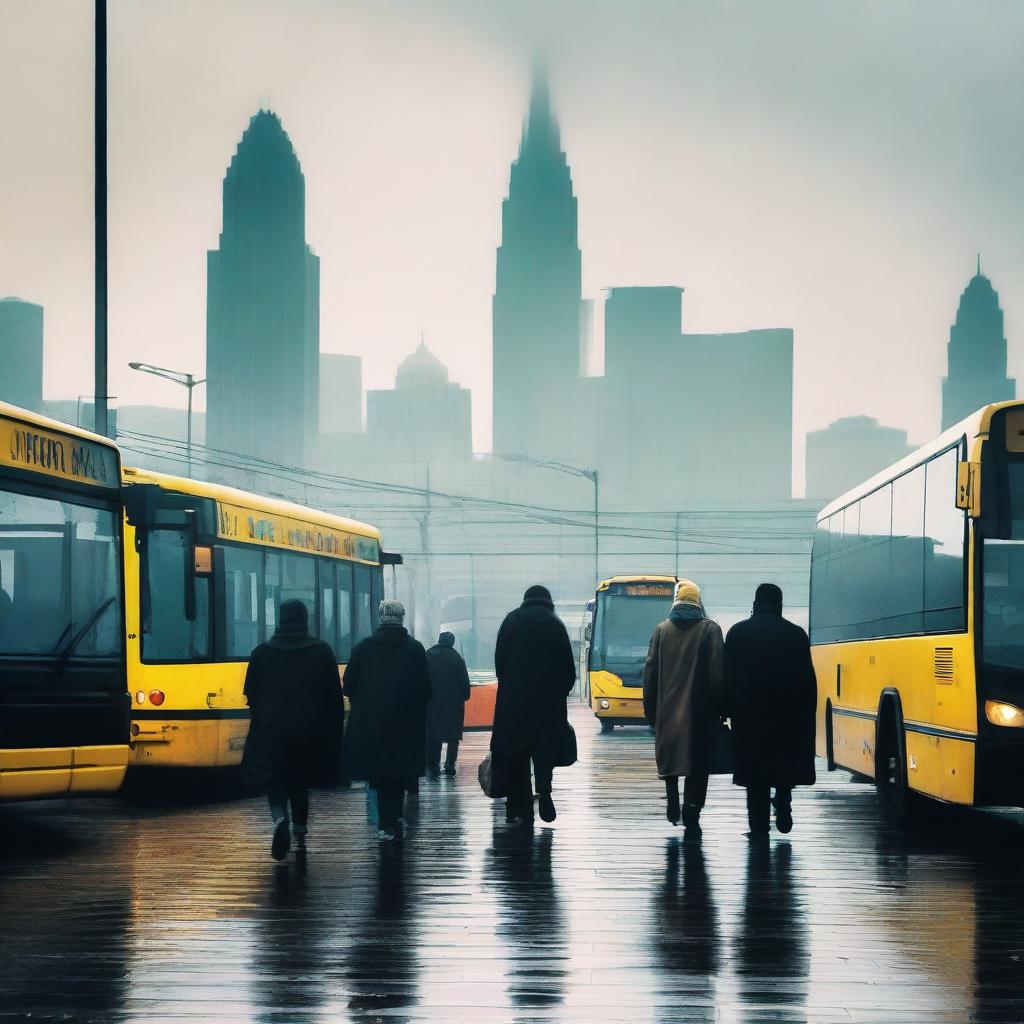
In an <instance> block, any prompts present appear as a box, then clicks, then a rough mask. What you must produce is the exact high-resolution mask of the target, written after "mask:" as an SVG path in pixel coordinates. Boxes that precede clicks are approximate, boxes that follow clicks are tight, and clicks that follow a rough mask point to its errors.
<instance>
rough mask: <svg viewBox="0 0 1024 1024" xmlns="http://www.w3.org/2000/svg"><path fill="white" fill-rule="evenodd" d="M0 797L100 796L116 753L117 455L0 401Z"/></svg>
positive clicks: (119, 637)
mask: <svg viewBox="0 0 1024 1024" xmlns="http://www.w3.org/2000/svg"><path fill="white" fill-rule="evenodd" d="M0 435H2V437H0V800H19V799H21V800H24V799H36V798H39V797H55V796H68V795H79V794H83V793H106V792H111V791H113V790H116V789H117V788H118V787H119V786H120V785H121V782H122V780H123V779H124V773H125V765H126V764H127V761H128V694H127V691H126V688H125V650H124V600H123V592H122V568H123V566H122V547H121V491H120V473H121V461H120V458H119V455H118V451H117V448H116V446H115V445H113V444H112V443H111V442H110V441H108V440H107V439H106V438H104V437H98V436H97V435H95V434H88V433H86V432H85V431H82V430H76V429H75V428H74V427H69V426H67V425H65V424H63V423H57V422H56V421H54V420H48V419H45V418H43V417H42V416H36V415H35V414H34V413H30V412H26V411H25V410H24V409H18V408H16V407H14V406H12V405H6V404H4V403H0Z"/></svg>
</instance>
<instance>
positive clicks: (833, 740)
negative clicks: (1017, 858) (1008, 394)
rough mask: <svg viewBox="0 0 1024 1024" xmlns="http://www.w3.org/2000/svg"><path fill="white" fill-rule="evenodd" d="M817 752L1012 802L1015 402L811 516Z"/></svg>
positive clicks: (1022, 419) (852, 765) (942, 795)
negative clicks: (814, 524) (814, 518)
mask: <svg viewBox="0 0 1024 1024" xmlns="http://www.w3.org/2000/svg"><path fill="white" fill-rule="evenodd" d="M810 603H811V616H810V634H811V643H812V645H813V657H814V667H815V672H816V673H817V677H818V693H819V699H818V734H817V735H818V753H819V755H821V756H822V757H825V758H827V761H828V764H829V767H830V768H831V767H833V766H835V765H840V766H842V767H844V768H848V769H851V770H852V771H855V772H860V773H862V774H864V775H868V776H873V777H874V779H875V781H876V784H877V786H878V789H879V791H880V793H881V795H882V797H883V799H884V800H885V802H886V804H887V805H888V806H889V807H890V808H891V811H892V813H893V815H894V817H895V818H896V819H897V820H902V819H904V818H906V817H907V816H908V815H910V814H911V812H912V811H913V809H914V807H915V804H916V800H917V796H918V795H920V794H923V795H927V796H929V797H933V798H935V799H937V800H942V801H946V802H949V803H956V804H973V805H1013V806H1020V805H1024V403H1018V402H1004V403H1000V404H998V405H990V406H987V407H986V408H984V409H981V410H979V411H978V412H977V413H975V414H974V415H973V416H970V417H969V418H968V419H966V420H964V421H963V422H962V423H960V424H957V425H956V426H955V427H953V428H951V429H950V430H947V431H946V432H945V433H944V434H942V435H941V436H940V437H938V438H937V439H936V440H935V441H933V442H931V443H930V444H927V445H925V446H924V447H922V448H920V449H918V451H916V452H914V453H913V454H912V455H909V456H907V457H906V458H905V459H903V460H902V461H900V462H898V463H896V464H895V465H894V466H892V467H890V468H889V469H888V470H885V471H884V472H882V473H879V474H878V475H877V476H874V477H872V478H871V479H870V480H868V481H867V482H866V483H865V484H863V485H861V486H860V487H857V488H854V489H853V490H852V491H849V492H848V493H847V494H844V495H843V496H842V497H841V498H838V499H837V500H836V501H834V502H832V503H831V504H830V505H828V506H827V507H826V508H825V509H824V510H823V511H822V512H821V513H820V515H819V517H818V523H817V529H816V531H815V538H814V547H813V553H812V557H811V602H810Z"/></svg>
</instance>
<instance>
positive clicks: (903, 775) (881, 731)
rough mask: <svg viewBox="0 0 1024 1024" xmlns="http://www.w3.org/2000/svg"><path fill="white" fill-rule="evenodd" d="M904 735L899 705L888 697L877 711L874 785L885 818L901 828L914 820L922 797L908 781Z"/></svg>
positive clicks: (909, 824)
mask: <svg viewBox="0 0 1024 1024" xmlns="http://www.w3.org/2000/svg"><path fill="white" fill-rule="evenodd" d="M905 736H906V734H905V733H904V731H903V715H902V713H901V712H900V709H899V705H898V704H897V703H896V701H895V700H892V699H889V700H885V701H884V702H883V703H882V705H881V706H880V707H879V711H878V739H877V744H876V748H875V786H876V787H877V789H878V795H879V798H880V800H881V804H882V810H883V812H884V814H885V816H886V818H887V819H888V820H889V821H890V822H891V823H892V824H893V825H895V826H897V827H899V828H909V827H910V826H911V825H912V824H913V823H914V820H915V818H916V817H917V810H918V805H919V797H917V795H916V794H915V793H914V792H913V791H912V790H911V788H910V784H909V782H908V781H907V747H906V738H905Z"/></svg>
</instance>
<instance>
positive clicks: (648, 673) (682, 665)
mask: <svg viewBox="0 0 1024 1024" xmlns="http://www.w3.org/2000/svg"><path fill="white" fill-rule="evenodd" d="M722 645H723V641H722V630H721V628H720V627H719V625H718V623H717V622H714V621H712V620H711V619H709V618H708V617H707V615H706V614H705V612H704V606H703V604H701V599H700V587H698V586H697V584H696V583H692V582H691V581H690V580H680V581H679V582H678V583H677V584H676V590H675V596H674V599H673V602H672V609H671V611H670V612H669V616H668V618H667V619H665V621H664V622H659V623H658V625H657V626H655V628H654V633H653V635H652V636H651V644H650V647H649V649H648V651H647V662H646V664H645V665H644V714H645V715H646V717H647V721H648V722H649V723H650V724H651V725H652V726H653V727H654V736H655V739H654V757H655V760H656V761H657V763H658V776H659V777H660V778H662V779H664V780H665V796H666V798H667V806H666V810H665V814H666V816H667V818H668V820H669V821H670V822H672V824H673V825H676V824H678V823H679V818H680V807H679V779H680V776H682V777H683V778H684V779H685V780H686V781H685V782H684V783H683V806H682V819H683V825H684V826H685V827H686V837H685V838H686V839H688V840H691V841H694V840H699V839H700V838H701V827H700V812H701V811H702V810H703V809H704V804H705V801H706V800H707V796H708V778H709V775H710V773H711V768H712V764H711V760H712V753H713V746H712V743H713V738H714V735H715V732H716V730H717V729H718V728H719V724H718V723H719V720H720V718H721V715H722V709H723V705H724V703H725V701H724V697H725V694H724V692H723V691H724V679H725V671H724V665H723V658H722Z"/></svg>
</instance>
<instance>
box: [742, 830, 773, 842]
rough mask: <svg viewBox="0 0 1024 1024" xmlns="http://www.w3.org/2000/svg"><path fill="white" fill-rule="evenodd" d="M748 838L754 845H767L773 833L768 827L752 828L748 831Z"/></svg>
mask: <svg viewBox="0 0 1024 1024" xmlns="http://www.w3.org/2000/svg"><path fill="white" fill-rule="evenodd" d="M747 839H749V840H750V843H751V845H752V846H767V845H768V843H769V841H770V839H771V833H770V832H769V831H768V829H766V828H764V829H761V828H758V829H751V830H750V831H749V832H748V833H747Z"/></svg>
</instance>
